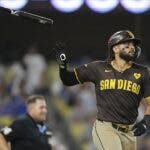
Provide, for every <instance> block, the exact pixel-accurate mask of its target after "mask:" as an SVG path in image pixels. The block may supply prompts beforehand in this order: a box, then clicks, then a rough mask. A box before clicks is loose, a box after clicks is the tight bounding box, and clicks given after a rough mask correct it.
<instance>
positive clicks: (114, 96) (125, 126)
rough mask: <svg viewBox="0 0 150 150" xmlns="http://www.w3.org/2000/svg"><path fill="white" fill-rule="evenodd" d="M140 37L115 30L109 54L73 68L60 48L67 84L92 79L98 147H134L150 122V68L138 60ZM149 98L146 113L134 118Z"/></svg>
mask: <svg viewBox="0 0 150 150" xmlns="http://www.w3.org/2000/svg"><path fill="white" fill-rule="evenodd" d="M140 42H141V40H140V39H137V38H135V36H134V35H133V33H132V32H130V31H128V30H122V31H118V32H116V33H114V34H113V35H112V36H111V37H110V39H109V41H108V49H109V57H108V58H107V59H106V61H94V62H91V63H88V64H84V65H81V66H79V67H76V68H74V70H73V71H70V70H68V68H67V61H66V60H67V59H66V55H65V53H63V52H61V53H59V51H57V52H58V53H57V60H58V62H59V72H60V78H61V80H62V82H63V83H64V84H65V85H67V86H72V85H75V84H82V83H84V82H93V83H94V84H95V92H96V98H97V110H98V112H97V117H96V121H95V122H94V125H93V130H92V136H93V141H94V144H95V146H96V147H97V149H98V150H135V149H136V136H140V135H142V134H144V133H145V132H146V130H147V128H148V127H149V126H150V86H149V84H150V69H149V68H148V67H146V66H142V65H140V64H136V63H135V60H136V59H137V58H138V57H139V55H140V53H141V49H140V47H139V44H140ZM143 98H144V99H145V100H146V102H147V109H146V111H145V116H144V118H143V119H142V120H141V121H140V122H138V123H137V122H135V121H136V119H137V116H138V107H139V103H140V101H141V100H142V99H143Z"/></svg>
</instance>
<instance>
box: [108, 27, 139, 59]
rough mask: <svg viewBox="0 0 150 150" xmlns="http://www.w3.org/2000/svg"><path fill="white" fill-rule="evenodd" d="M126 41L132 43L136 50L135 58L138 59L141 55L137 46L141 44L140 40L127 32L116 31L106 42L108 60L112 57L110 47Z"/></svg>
mask: <svg viewBox="0 0 150 150" xmlns="http://www.w3.org/2000/svg"><path fill="white" fill-rule="evenodd" d="M128 41H132V42H134V44H135V48H136V58H138V57H139V56H140V54H141V48H140V47H139V46H138V44H140V43H141V40H140V39H138V38H135V36H134V34H133V33H132V32H131V31H129V30H122V31H118V32H116V33H114V34H113V35H112V36H111V37H110V38H109V40H108V49H109V58H111V57H113V56H112V55H113V52H112V47H113V46H114V45H117V44H120V43H124V42H128Z"/></svg>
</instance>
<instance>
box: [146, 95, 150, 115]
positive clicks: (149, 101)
mask: <svg viewBox="0 0 150 150" xmlns="http://www.w3.org/2000/svg"><path fill="white" fill-rule="evenodd" d="M146 103H147V106H146V110H145V115H150V97H148V98H147V99H146Z"/></svg>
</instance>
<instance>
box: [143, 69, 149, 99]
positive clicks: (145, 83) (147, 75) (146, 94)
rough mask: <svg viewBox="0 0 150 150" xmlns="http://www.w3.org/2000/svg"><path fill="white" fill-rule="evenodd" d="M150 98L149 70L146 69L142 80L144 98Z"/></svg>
mask: <svg viewBox="0 0 150 150" xmlns="http://www.w3.org/2000/svg"><path fill="white" fill-rule="evenodd" d="M148 97H150V68H147V69H146V72H145V80H144V98H148Z"/></svg>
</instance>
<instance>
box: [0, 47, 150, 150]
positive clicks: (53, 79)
mask: <svg viewBox="0 0 150 150" xmlns="http://www.w3.org/2000/svg"><path fill="white" fill-rule="evenodd" d="M82 63H83V62H82ZM76 64H77V63H76ZM77 65H78V64H77ZM31 94H42V95H44V96H45V97H46V99H47V102H48V107H49V115H48V124H49V126H50V127H51V130H52V132H53V136H52V139H51V140H50V142H51V143H52V145H54V147H55V150H80V149H81V150H95V148H94V145H93V141H92V137H91V131H92V125H93V122H94V120H95V116H96V111H97V109H96V100H95V99H96V98H95V90H94V85H93V84H92V83H86V84H83V85H80V86H79V85H76V86H73V87H66V86H64V85H63V84H62V82H61V81H60V78H59V72H58V64H57V62H55V61H50V62H49V61H46V59H45V57H44V56H43V55H42V54H41V53H39V52H38V49H37V48H36V47H34V46H31V47H30V49H29V51H28V52H27V53H26V55H25V56H24V57H23V59H22V61H16V62H13V63H11V64H10V65H4V64H2V63H1V64H0V128H1V127H3V126H6V125H9V124H10V123H11V122H12V121H13V120H14V119H15V118H17V117H18V116H21V115H23V114H24V113H25V112H26V108H25V100H26V97H27V96H28V95H31ZM144 109H145V104H144V102H143V101H142V104H141V106H140V109H139V112H140V113H139V117H138V119H139V120H140V119H141V118H142V117H143V111H144ZM149 135H150V134H149V133H148V134H146V135H144V136H142V137H141V138H140V139H139V146H138V147H139V148H138V149H139V150H149V149H150V144H149V143H150V142H149V141H150V138H149Z"/></svg>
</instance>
